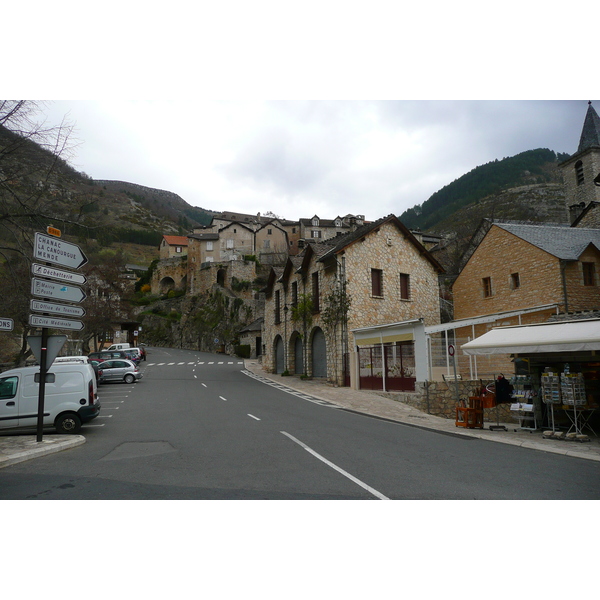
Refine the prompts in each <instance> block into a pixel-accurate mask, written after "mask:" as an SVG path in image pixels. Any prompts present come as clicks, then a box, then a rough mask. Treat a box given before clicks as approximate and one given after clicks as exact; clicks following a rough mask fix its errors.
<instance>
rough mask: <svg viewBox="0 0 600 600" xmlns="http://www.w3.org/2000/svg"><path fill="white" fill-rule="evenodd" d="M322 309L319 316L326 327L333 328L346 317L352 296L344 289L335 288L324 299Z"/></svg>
mask: <svg viewBox="0 0 600 600" xmlns="http://www.w3.org/2000/svg"><path fill="white" fill-rule="evenodd" d="M323 304H324V309H323V310H322V311H321V318H322V320H323V323H324V324H325V326H326V327H328V328H329V329H330V330H335V329H336V328H337V326H338V325H341V324H342V323H344V322H345V320H346V318H347V317H348V311H349V310H350V306H351V305H352V298H351V296H350V294H348V293H347V292H346V291H345V290H344V289H341V288H340V289H337V290H334V291H333V292H331V293H330V294H329V295H328V296H327V297H326V298H325V299H324V302H323Z"/></svg>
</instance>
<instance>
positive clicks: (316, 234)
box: [310, 229, 321, 238]
mask: <svg viewBox="0 0 600 600" xmlns="http://www.w3.org/2000/svg"><path fill="white" fill-rule="evenodd" d="M310 236H311V237H312V238H320V237H321V231H320V230H319V229H313V230H312V231H311V232H310Z"/></svg>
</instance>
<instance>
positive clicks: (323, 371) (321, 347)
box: [311, 327, 327, 377]
mask: <svg viewBox="0 0 600 600" xmlns="http://www.w3.org/2000/svg"><path fill="white" fill-rule="evenodd" d="M311 349H312V376H313V377H327V346H326V343H325V334H324V333H323V331H322V330H321V329H319V328H318V327H317V328H316V329H315V332H314V333H313V337H312V345H311Z"/></svg>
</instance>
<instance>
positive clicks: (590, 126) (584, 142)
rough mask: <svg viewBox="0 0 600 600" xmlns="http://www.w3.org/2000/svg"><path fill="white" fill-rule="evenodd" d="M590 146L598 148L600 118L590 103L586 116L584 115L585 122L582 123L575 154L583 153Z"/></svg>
mask: <svg viewBox="0 0 600 600" xmlns="http://www.w3.org/2000/svg"><path fill="white" fill-rule="evenodd" d="M592 146H598V147H600V117H599V116H598V113H597V112H596V111H595V110H594V107H593V106H592V103H591V102H590V103H589V104H588V111H587V114H586V115H585V121H584V122H583V130H582V132H581V138H580V140H579V148H578V149H577V152H583V151H584V150H587V149H588V148H591V147H592Z"/></svg>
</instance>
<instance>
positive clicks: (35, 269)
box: [31, 263, 87, 285]
mask: <svg viewBox="0 0 600 600" xmlns="http://www.w3.org/2000/svg"><path fill="white" fill-rule="evenodd" d="M31 272H32V273H33V274H34V275H39V276H40V277H50V279H59V280H60V281H67V282H69V283H77V284H79V285H83V284H84V283H85V282H86V281H87V278H86V277H85V275H81V273H72V272H71V271H62V270H61V269H55V268H54V267H47V266H45V265H38V264H37V263H33V265H31Z"/></svg>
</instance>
